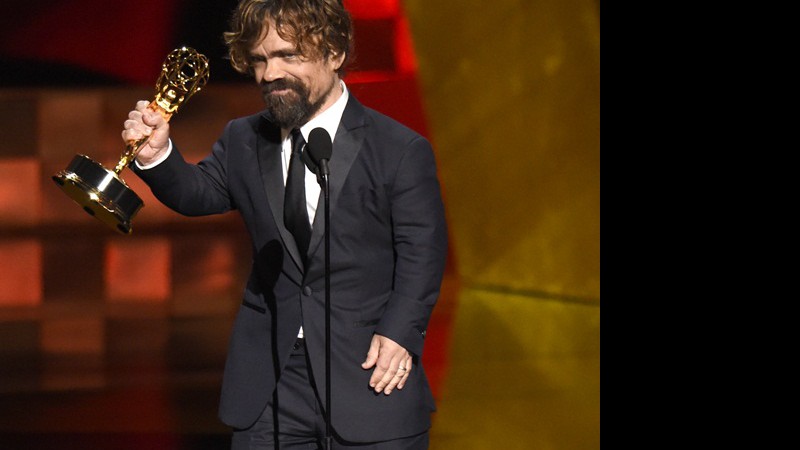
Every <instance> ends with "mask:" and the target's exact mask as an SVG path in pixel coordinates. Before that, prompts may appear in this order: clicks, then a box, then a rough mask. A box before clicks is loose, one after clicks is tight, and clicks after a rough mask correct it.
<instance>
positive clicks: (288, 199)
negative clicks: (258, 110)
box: [283, 129, 311, 260]
mask: <svg viewBox="0 0 800 450" xmlns="http://www.w3.org/2000/svg"><path fill="white" fill-rule="evenodd" d="M305 143H306V141H305V139H303V135H302V134H301V133H300V130H299V129H294V130H292V157H291V159H290V161H289V176H288V177H287V178H286V193H285V195H284V200H283V223H284V225H286V228H287V229H288V230H289V232H290V233H292V234H293V235H294V240H295V242H297V247H298V248H299V249H300V254H301V255H302V256H303V260H305V258H306V253H307V252H308V242H309V241H310V240H311V225H310V224H309V221H308V210H307V209H306V168H305V165H304V164H303V161H302V160H301V159H300V158H301V154H302V153H303V146H304V145H305Z"/></svg>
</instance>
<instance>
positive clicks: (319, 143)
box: [308, 128, 333, 164]
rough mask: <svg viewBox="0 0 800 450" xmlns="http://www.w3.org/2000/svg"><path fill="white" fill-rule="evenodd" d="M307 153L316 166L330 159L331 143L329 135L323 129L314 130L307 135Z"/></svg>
mask: <svg viewBox="0 0 800 450" xmlns="http://www.w3.org/2000/svg"><path fill="white" fill-rule="evenodd" d="M308 153H309V154H311V159H312V160H313V161H314V162H315V163H316V164H319V162H320V161H321V160H323V159H326V160H330V159H331V153H333V143H332V142H331V135H330V134H328V132H327V131H325V129H324V128H314V129H313V130H311V133H309V134H308Z"/></svg>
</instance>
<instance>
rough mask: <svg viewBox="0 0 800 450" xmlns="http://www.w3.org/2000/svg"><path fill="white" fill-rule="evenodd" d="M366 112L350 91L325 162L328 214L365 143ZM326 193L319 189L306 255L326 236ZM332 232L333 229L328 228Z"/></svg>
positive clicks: (333, 206)
mask: <svg viewBox="0 0 800 450" xmlns="http://www.w3.org/2000/svg"><path fill="white" fill-rule="evenodd" d="M365 125H366V115H365V111H364V107H363V106H362V105H361V103H359V101H358V100H356V98H355V97H354V96H353V95H352V94H351V95H350V98H349V99H348V100H347V106H346V107H345V109H344V113H343V114H342V121H341V122H340V123H339V128H338V129H337V130H336V137H335V138H334V140H333V151H332V153H331V160H330V161H329V162H328V168H329V169H330V175H329V177H328V181H329V184H330V205H331V215H332V214H333V212H334V211H336V206H335V205H336V200H337V199H338V198H339V193H340V192H341V191H342V186H343V185H344V181H345V179H347V174H348V173H349V172H350V167H352V166H353V161H355V159H356V156H358V152H359V150H361V146H362V145H363V143H364V137H365V136H366V127H365ZM324 195H325V193H324V192H320V196H319V202H318V203H317V212H316V214H315V216H314V223H313V226H312V228H311V241H310V243H309V246H308V248H309V255H313V254H314V252H315V251H316V248H317V247H318V246H319V245H320V242H321V241H322V238H323V237H324V235H325V197H324ZM331 231H333V230H331Z"/></svg>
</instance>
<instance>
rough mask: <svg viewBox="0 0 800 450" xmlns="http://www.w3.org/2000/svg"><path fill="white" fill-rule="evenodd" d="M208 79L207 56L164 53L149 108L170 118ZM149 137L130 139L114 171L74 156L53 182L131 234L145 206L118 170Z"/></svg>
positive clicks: (94, 213) (189, 52)
mask: <svg viewBox="0 0 800 450" xmlns="http://www.w3.org/2000/svg"><path fill="white" fill-rule="evenodd" d="M207 82H208V59H207V58H206V57H205V56H204V55H202V54H200V53H198V52H197V51H196V50H194V49H192V48H189V47H181V48H178V49H175V50H173V51H172V52H170V54H169V55H167V59H166V60H165V61H164V64H162V66H161V75H160V76H159V77H158V81H157V82H156V96H155V99H154V100H153V101H152V102H150V105H148V107H149V108H150V109H152V110H153V111H156V112H158V113H159V114H161V115H162V116H163V117H164V120H167V121H169V119H170V117H172V115H173V114H175V113H176V112H177V111H178V109H179V108H180V107H181V106H182V105H183V104H184V103H186V101H187V100H189V98H190V97H191V96H192V95H194V94H196V93H197V92H199V91H200V90H201V89H202V88H203V86H205V85H206V83H207ZM148 139H150V137H149V136H148V137H144V138H142V139H139V140H134V141H129V142H127V143H126V145H125V150H124V151H123V153H122V155H121V156H120V160H119V162H118V163H117V165H116V167H115V168H114V170H113V171H111V170H108V169H106V168H105V167H103V165H102V164H100V163H98V162H96V161H94V160H92V159H91V158H89V157H88V156H85V155H76V156H75V158H73V159H72V161H71V162H70V163H69V165H68V166H67V168H66V169H65V170H63V171H61V172H59V173H57V174H55V175H53V181H55V183H56V185H58V186H59V187H60V188H61V190H62V191H64V193H66V194H67V195H68V196H69V197H70V198H71V199H72V200H74V201H75V202H76V203H77V204H78V205H80V206H81V207H82V208H83V210H84V211H86V212H87V213H89V214H90V215H92V216H94V217H96V218H98V219H99V220H100V221H101V222H103V223H105V224H106V225H108V226H110V227H112V228H113V229H115V230H116V231H118V232H119V233H122V234H130V233H131V231H132V230H133V228H132V221H133V217H134V216H135V215H136V213H137V212H139V210H140V209H141V208H142V206H144V203H143V202H142V199H141V198H139V196H138V195H136V193H135V192H133V190H132V189H131V188H130V187H128V185H127V184H125V181H124V180H123V179H122V178H121V177H120V176H119V174H120V172H122V170H123V169H124V168H125V167H127V166H128V164H130V163H131V161H133V160H134V159H135V158H136V155H137V154H138V153H139V149H140V148H142V146H144V144H146V143H147V140H148Z"/></svg>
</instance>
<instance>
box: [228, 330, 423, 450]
mask: <svg viewBox="0 0 800 450" xmlns="http://www.w3.org/2000/svg"><path fill="white" fill-rule="evenodd" d="M309 367H310V363H309V362H308V357H307V355H306V351H305V343H304V341H303V340H302V339H298V341H297V343H296V344H295V346H294V351H293V352H292V355H291V357H290V358H289V362H288V363H287V365H286V368H285V369H284V371H283V372H281V376H280V379H279V380H278V384H277V387H276V388H275V392H274V394H273V397H272V401H271V402H270V403H269V404H268V405H267V407H266V408H265V409H264V412H263V413H262V414H261V417H260V418H259V419H258V421H256V423H255V424H254V425H253V426H252V427H250V428H247V429H244V430H234V431H233V438H232V445H231V449H232V450H273V449H286V450H321V449H324V448H325V447H324V445H325V444H324V441H325V431H326V430H325V416H324V414H325V413H324V410H323V408H322V402H321V400H320V398H319V395H317V392H316V389H315V388H314V383H313V381H314V378H313V374H312V373H311V371H310V370H309ZM322 376H324V374H322ZM398 393H399V392H396V393H395V395H397V394H398ZM381 395H383V394H381ZM332 413H334V414H335V412H332ZM333 435H334V437H333V443H332V450H347V449H358V450H426V449H427V448H428V445H429V436H428V432H427V431H425V432H424V433H421V434H418V435H416V436H411V437H408V438H401V439H394V440H389V441H382V442H373V443H350V442H346V441H344V440H342V439H341V438H339V437H338V436H336V433H335V432H334V433H333Z"/></svg>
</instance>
